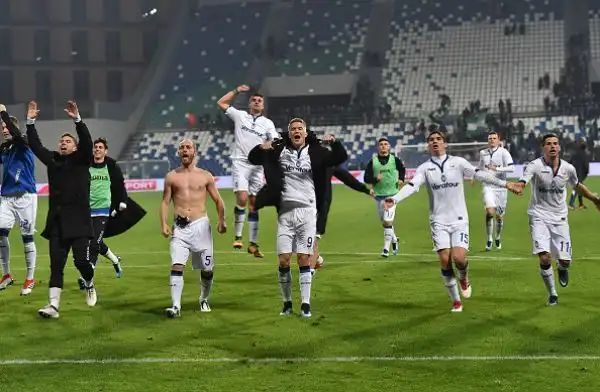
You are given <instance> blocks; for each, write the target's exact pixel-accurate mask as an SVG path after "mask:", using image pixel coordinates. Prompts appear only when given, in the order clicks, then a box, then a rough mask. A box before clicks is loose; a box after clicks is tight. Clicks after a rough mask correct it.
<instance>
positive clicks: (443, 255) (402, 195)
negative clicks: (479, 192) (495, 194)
mask: <svg viewBox="0 0 600 392" xmlns="http://www.w3.org/2000/svg"><path fill="white" fill-rule="evenodd" d="M427 144H428V147H429V152H430V154H431V159H429V160H428V161H427V162H425V163H423V164H421V165H420V166H419V167H418V168H417V170H416V172H415V175H414V177H413V178H412V179H411V180H410V182H408V184H407V186H404V187H402V189H400V192H398V193H397V194H396V195H395V196H393V197H392V198H388V199H386V200H385V205H386V208H393V207H394V205H395V204H397V203H399V202H401V201H402V200H404V199H406V198H407V197H409V196H411V195H413V194H414V193H416V192H418V191H419V188H420V187H421V186H422V185H425V186H426V188H427V193H428V194H429V221H430V224H431V237H432V239H433V242H434V244H435V248H436V250H437V253H438V257H439V260H440V265H441V268H442V278H443V279H444V283H445V285H446V289H447V290H448V294H449V296H450V300H451V301H452V312H462V309H463V305H462V301H461V297H460V294H459V291H458V286H457V282H456V278H455V275H454V270H453V268H452V263H454V264H455V265H456V268H457V269H458V280H459V282H460V287H461V291H462V296H463V297H464V298H470V297H471V294H472V288H471V282H470V280H469V276H468V270H469V263H468V261H467V251H468V249H469V216H468V213H467V205H466V202H465V193H464V184H463V183H464V178H465V177H467V178H469V177H473V178H475V180H477V181H482V182H485V183H490V184H494V185H497V186H503V187H506V188H508V189H509V190H511V191H512V192H520V191H521V190H522V186H519V185H518V184H515V183H510V182H506V181H504V180H500V179H499V178H497V177H496V176H494V175H492V174H490V173H487V172H485V171H483V170H479V169H477V168H475V167H474V166H473V165H471V164H470V163H469V162H467V160H466V159H464V158H461V157H455V156H450V155H447V154H446V142H445V139H444V135H443V134H442V133H441V131H439V130H437V129H433V130H432V131H431V132H430V133H429V135H428V136H427Z"/></svg>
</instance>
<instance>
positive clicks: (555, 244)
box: [519, 134, 600, 305]
mask: <svg viewBox="0 0 600 392" xmlns="http://www.w3.org/2000/svg"><path fill="white" fill-rule="evenodd" d="M542 150H543V156H542V157H540V158H538V159H536V160H534V161H531V162H530V163H529V164H528V165H527V166H526V167H525V171H524V172H523V176H522V177H521V178H520V179H519V181H520V182H521V183H522V184H523V185H522V187H524V186H525V185H526V184H528V183H531V198H530V200H529V208H528V209H527V215H528V216H529V230H530V232H531V241H532V245H533V254H536V255H538V258H539V260H540V274H541V276H542V279H543V281H544V284H545V285H546V289H547V290H548V305H556V304H558V293H557V291H556V285H555V281H554V270H553V269H552V257H554V258H555V259H556V260H558V263H557V264H558V265H557V268H558V281H559V283H560V285H561V286H562V287H567V285H568V284H569V267H570V266H571V252H572V246H571V234H570V231H569V221H568V215H569V210H568V208H567V189H566V187H567V185H569V186H570V187H572V188H573V189H574V190H575V191H576V192H577V193H578V194H580V195H582V196H583V197H585V198H586V199H588V200H590V201H592V202H593V203H594V204H595V205H596V207H597V208H599V209H600V198H598V196H597V195H594V194H592V192H590V190H589V189H588V188H587V187H586V186H585V185H583V184H582V183H580V182H579V180H578V179H577V172H576V170H575V168H574V167H573V165H571V164H570V163H568V162H566V161H564V160H562V159H560V144H559V140H558V137H557V136H556V135H554V134H547V135H544V137H543V138H542Z"/></svg>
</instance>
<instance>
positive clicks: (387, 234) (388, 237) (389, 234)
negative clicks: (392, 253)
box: [383, 227, 395, 250]
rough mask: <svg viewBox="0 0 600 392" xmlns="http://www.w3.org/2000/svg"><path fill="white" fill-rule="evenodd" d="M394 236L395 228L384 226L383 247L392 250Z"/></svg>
mask: <svg viewBox="0 0 600 392" xmlns="http://www.w3.org/2000/svg"><path fill="white" fill-rule="evenodd" d="M394 237H395V235H394V229H392V228H391V227H384V228H383V249H385V250H390V245H391V244H392V241H393V240H394Z"/></svg>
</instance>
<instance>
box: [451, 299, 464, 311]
mask: <svg viewBox="0 0 600 392" xmlns="http://www.w3.org/2000/svg"><path fill="white" fill-rule="evenodd" d="M462 310H463V308H462V302H460V301H454V302H452V309H450V311H451V312H452V313H459V312H462Z"/></svg>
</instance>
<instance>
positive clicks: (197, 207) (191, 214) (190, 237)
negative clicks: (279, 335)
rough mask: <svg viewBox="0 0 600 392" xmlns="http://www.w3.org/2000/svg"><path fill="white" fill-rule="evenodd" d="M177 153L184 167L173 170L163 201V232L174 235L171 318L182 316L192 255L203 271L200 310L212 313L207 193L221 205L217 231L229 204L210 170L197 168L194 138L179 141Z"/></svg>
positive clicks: (222, 225) (221, 230)
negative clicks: (171, 209) (171, 219)
mask: <svg viewBox="0 0 600 392" xmlns="http://www.w3.org/2000/svg"><path fill="white" fill-rule="evenodd" d="M177 155H178V156H179V158H180V159H181V166H180V167H178V168H176V169H175V170H172V171H170V172H169V173H168V174H167V176H166V178H165V188H164V191H163V198H162V202H161V204H160V221H161V232H162V235H163V236H164V237H165V238H168V237H169V236H170V237H171V244H170V253H171V278H170V281H171V299H172V301H173V306H172V307H170V308H167V309H166V314H167V316H168V317H170V318H176V317H180V316H181V294H182V293H183V270H184V267H185V265H186V264H187V261H188V258H189V256H190V253H191V254H192V268H193V269H194V270H198V269H199V270H200V311H201V312H210V311H211V308H210V306H209V304H208V298H209V295H210V291H211V289H212V285H213V267H214V262H215V260H214V258H213V256H214V249H213V237H212V229H211V226H210V222H209V219H208V215H207V213H206V195H207V194H208V195H209V196H210V197H211V199H212V200H213V201H214V202H215V204H216V206H217V216H218V223H217V231H218V232H219V233H221V234H222V233H225V231H226V229H227V228H226V225H225V203H223V199H221V195H220V194H219V191H218V190H217V186H216V185H215V179H214V178H213V176H212V175H211V174H210V173H209V172H207V171H206V170H203V169H200V168H198V167H196V159H195V158H196V146H195V145H194V143H193V142H192V141H191V140H188V139H185V140H183V141H181V142H180V143H179V148H178V151H177ZM171 200H173V206H174V213H175V221H174V225H173V230H172V231H171V226H170V225H169V223H168V215H169V206H170V204H171Z"/></svg>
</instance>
